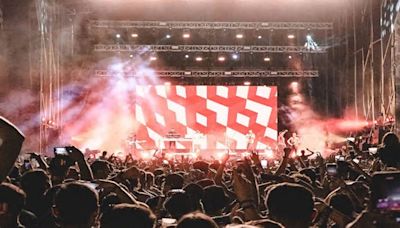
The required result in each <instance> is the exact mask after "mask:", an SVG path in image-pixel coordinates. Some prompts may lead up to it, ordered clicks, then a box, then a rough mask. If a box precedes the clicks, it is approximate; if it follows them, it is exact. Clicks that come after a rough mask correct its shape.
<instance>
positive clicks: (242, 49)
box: [94, 44, 329, 53]
mask: <svg viewBox="0 0 400 228" xmlns="http://www.w3.org/2000/svg"><path fill="white" fill-rule="evenodd" d="M328 48H329V47H327V46H321V47H317V48H316V49H311V48H308V47H304V46H245V45H129V44H96V45H94V51H97V52H132V51H138V52H142V51H152V52H217V53H219V52H227V53H246V52H247V53H326V52H327V49H328Z"/></svg>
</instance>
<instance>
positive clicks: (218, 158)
mask: <svg viewBox="0 0 400 228" xmlns="http://www.w3.org/2000/svg"><path fill="white" fill-rule="evenodd" d="M225 154H226V153H224V152H218V153H217V154H216V156H215V157H216V158H217V160H222V158H223V157H224V155H225Z"/></svg>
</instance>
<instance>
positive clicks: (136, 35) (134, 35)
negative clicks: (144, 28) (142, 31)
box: [131, 33, 139, 38]
mask: <svg viewBox="0 0 400 228" xmlns="http://www.w3.org/2000/svg"><path fill="white" fill-rule="evenodd" d="M138 36H139V35H138V34H137V33H132V34H131V37H132V38H137V37H138Z"/></svg>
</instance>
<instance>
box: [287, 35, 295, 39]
mask: <svg viewBox="0 0 400 228" xmlns="http://www.w3.org/2000/svg"><path fill="white" fill-rule="evenodd" d="M294 37H295V36H294V35H293V34H289V35H288V36H287V38H288V39H294Z"/></svg>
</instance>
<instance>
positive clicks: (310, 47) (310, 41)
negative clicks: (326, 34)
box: [304, 34, 318, 50]
mask: <svg viewBox="0 0 400 228" xmlns="http://www.w3.org/2000/svg"><path fill="white" fill-rule="evenodd" d="M304 47H306V48H307V49H308V50H317V49H318V44H317V43H316V42H315V41H314V40H313V38H312V36H311V35H310V34H308V35H307V36H306V43H305V44H304Z"/></svg>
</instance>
